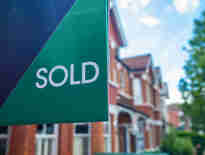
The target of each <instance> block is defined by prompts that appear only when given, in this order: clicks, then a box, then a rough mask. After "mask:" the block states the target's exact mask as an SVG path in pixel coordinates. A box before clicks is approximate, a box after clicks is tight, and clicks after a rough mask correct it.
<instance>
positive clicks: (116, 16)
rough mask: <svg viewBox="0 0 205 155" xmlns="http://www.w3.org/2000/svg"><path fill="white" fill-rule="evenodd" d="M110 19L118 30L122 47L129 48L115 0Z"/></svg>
mask: <svg viewBox="0 0 205 155" xmlns="http://www.w3.org/2000/svg"><path fill="white" fill-rule="evenodd" d="M110 17H111V19H112V20H113V22H114V26H115V27H116V28H117V34H118V37H119V40H120V44H121V46H122V47H125V46H127V40H126V37H125V32H124V30H123V27H122V23H121V20H120V15H119V11H118V7H117V4H116V1H115V0H113V5H112V6H111V9H110Z"/></svg>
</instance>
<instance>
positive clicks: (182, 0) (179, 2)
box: [174, 0, 188, 13]
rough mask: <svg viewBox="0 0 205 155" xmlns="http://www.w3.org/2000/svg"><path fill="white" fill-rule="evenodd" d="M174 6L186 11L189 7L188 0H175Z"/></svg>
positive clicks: (180, 11) (180, 10)
mask: <svg viewBox="0 0 205 155" xmlns="http://www.w3.org/2000/svg"><path fill="white" fill-rule="evenodd" d="M174 6H175V8H176V10H177V11H178V12H179V13H185V12H186V11H187V9H188V0H174Z"/></svg>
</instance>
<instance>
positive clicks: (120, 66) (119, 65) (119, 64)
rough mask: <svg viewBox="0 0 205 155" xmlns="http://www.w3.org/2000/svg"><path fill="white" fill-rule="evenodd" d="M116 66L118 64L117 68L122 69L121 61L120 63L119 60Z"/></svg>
mask: <svg viewBox="0 0 205 155" xmlns="http://www.w3.org/2000/svg"><path fill="white" fill-rule="evenodd" d="M116 66H117V69H118V70H120V69H121V68H122V65H121V63H119V62H117V64H116Z"/></svg>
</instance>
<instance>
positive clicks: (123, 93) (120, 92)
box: [119, 90, 133, 100]
mask: <svg viewBox="0 0 205 155" xmlns="http://www.w3.org/2000/svg"><path fill="white" fill-rule="evenodd" d="M119 94H120V95H121V96H123V97H126V98H128V99H129V100H131V99H133V97H132V96H130V95H129V94H127V93H125V92H124V91H123V90H120V91H119Z"/></svg>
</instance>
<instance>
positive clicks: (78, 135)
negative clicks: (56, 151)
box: [73, 123, 91, 155]
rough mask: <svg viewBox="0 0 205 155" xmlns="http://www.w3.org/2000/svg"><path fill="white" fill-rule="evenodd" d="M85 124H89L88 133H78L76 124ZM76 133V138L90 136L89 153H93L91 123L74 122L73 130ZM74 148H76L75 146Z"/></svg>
mask: <svg viewBox="0 0 205 155" xmlns="http://www.w3.org/2000/svg"><path fill="white" fill-rule="evenodd" d="M84 124H88V133H87V134H86V133H85V134H84V133H83V134H78V133H76V126H77V125H84ZM73 132H74V133H73V135H74V140H75V136H76V137H81V138H83V137H88V143H89V144H88V146H89V148H88V154H89V155H91V124H90V123H75V124H74V131H73ZM73 149H74V148H73ZM73 154H74V153H73ZM74 155H75V154H74Z"/></svg>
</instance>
